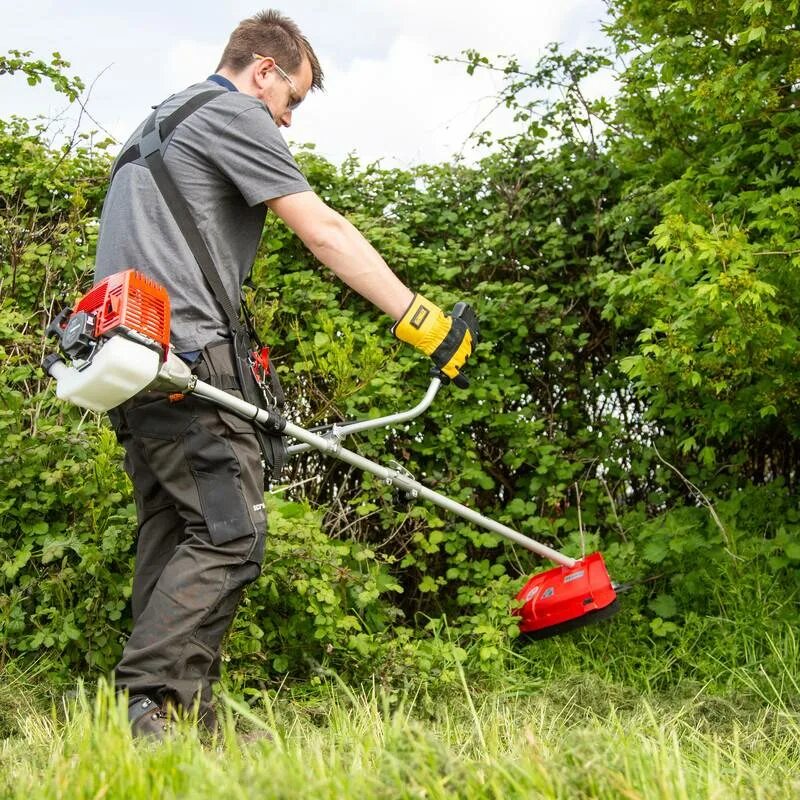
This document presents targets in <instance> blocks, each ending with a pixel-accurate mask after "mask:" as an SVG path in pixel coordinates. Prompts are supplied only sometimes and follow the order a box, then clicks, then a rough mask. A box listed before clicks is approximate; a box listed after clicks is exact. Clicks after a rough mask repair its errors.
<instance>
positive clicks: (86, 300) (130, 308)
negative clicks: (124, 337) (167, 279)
mask: <svg viewBox="0 0 800 800" xmlns="http://www.w3.org/2000/svg"><path fill="white" fill-rule="evenodd" d="M79 311H85V312H87V313H88V314H95V315H96V319H95V327H94V335H95V336H96V337H100V336H102V335H103V334H108V333H110V332H113V331H115V330H117V329H122V330H123V331H125V332H129V331H133V332H135V333H139V334H141V335H142V336H144V337H146V338H148V339H151V340H152V341H154V342H156V343H157V344H159V345H160V346H161V347H162V353H163V357H164V358H166V356H167V353H168V351H169V296H168V295H167V290H166V289H165V288H164V287H163V286H160V285H159V284H157V283H156V282H155V281H152V280H150V278H148V277H146V276H144V275H142V273H141V272H136V270H133V269H129V270H126V271H125V272H117V273H115V274H114V275H109V277H108V278H106V279H105V280H104V281H102V282H101V283H98V284H97V286H95V287H94V288H93V289H92V290H91V291H90V292H89V293H88V294H86V295H84V297H83V298H82V299H81V301H80V302H79V303H78V305H77V306H76V307H75V311H74V313H77V312H79Z"/></svg>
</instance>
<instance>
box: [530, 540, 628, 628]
mask: <svg viewBox="0 0 800 800" xmlns="http://www.w3.org/2000/svg"><path fill="white" fill-rule="evenodd" d="M616 597H617V593H616V592H615V591H614V587H613V586H612V585H611V578H610V577H609V575H608V570H607V569H606V565H605V562H604V561H603V556H602V555H600V553H591V554H590V555H588V556H585V557H584V558H582V559H581V560H580V561H578V562H577V563H576V564H575V566H574V567H554V568H553V569H549V570H547V572H540V573H539V574H538V575H533V576H531V578H530V579H529V580H528V582H527V583H526V584H525V585H524V586H523V587H522V589H521V590H520V591H519V594H517V600H519V601H520V602H521V603H522V605H521V606H520V607H519V608H517V609H516V610H515V613H516V614H517V615H518V616H519V617H520V623H519V629H520V631H521V632H522V633H533V632H536V631H542V630H545V629H547V628H551V627H554V626H556V625H562V624H564V623H566V622H570V621H572V620H575V619H578V618H579V617H582V616H583V615H584V614H588V613H590V612H592V611H599V610H600V609H602V608H605V607H606V606H608V605H610V604H611V603H613V602H614V600H615V599H616Z"/></svg>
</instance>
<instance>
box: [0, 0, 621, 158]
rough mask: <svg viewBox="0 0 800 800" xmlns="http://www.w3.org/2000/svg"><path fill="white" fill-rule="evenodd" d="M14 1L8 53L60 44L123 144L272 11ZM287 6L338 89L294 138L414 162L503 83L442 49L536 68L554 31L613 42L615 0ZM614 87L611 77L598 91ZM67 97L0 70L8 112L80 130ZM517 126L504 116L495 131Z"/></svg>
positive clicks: (558, 36) (298, 0)
mask: <svg viewBox="0 0 800 800" xmlns="http://www.w3.org/2000/svg"><path fill="white" fill-rule="evenodd" d="M3 6H4V8H3V14H2V25H0V52H3V53H5V52H6V51H8V50H9V49H11V48H14V49H18V50H32V51H33V52H34V54H35V55H36V56H38V57H47V56H49V54H50V53H52V52H53V51H54V50H57V51H58V52H60V53H61V55H62V56H63V57H64V58H66V59H67V60H68V61H70V62H71V63H72V69H71V73H72V74H77V75H79V76H80V77H81V78H83V80H84V81H85V82H86V83H87V84H89V83H91V82H92V81H95V84H94V87H93V89H92V93H91V97H90V99H89V102H88V110H89V112H90V113H91V114H92V116H93V117H94V118H95V119H96V120H97V122H98V123H99V124H100V125H102V127H103V128H105V129H106V130H108V131H109V132H110V133H111V134H113V135H114V136H115V137H116V138H117V139H120V140H124V139H126V138H127V136H128V134H129V133H130V132H131V130H132V129H133V128H134V127H135V125H136V124H137V123H138V122H139V121H140V120H141V119H142V118H143V117H144V116H146V113H147V112H148V109H149V107H150V106H151V105H153V104H156V103H158V102H160V101H161V100H163V99H164V98H165V97H166V96H168V95H169V94H171V93H173V92H175V91H177V90H179V89H181V88H183V87H184V86H186V85H188V84H190V83H194V82H196V81H197V80H202V79H203V78H205V77H206V76H207V75H209V74H210V73H211V72H213V71H214V68H215V67H216V65H217V62H218V60H219V56H220V54H221V52H222V49H223V47H224V45H225V43H226V41H227V38H228V35H229V34H230V32H231V31H232V30H233V28H234V27H235V26H236V25H237V23H238V22H239V21H240V20H241V19H243V18H245V17H248V16H250V15H251V14H253V13H254V12H255V11H258V10H260V8H262V7H263V6H259V5H253V4H252V3H250V2H241V1H240V0H227V2H226V1H225V0H222V1H221V2H215V3H211V2H208V0H194V2H186V1H185V0H177V1H176V2H169V0H162V2H155V0H138V2H135V3H115V2H110V1H109V0H104V1H103V2H100V0H69V2H64V0H58V1H57V2H56V1H55V0H27V2H14V3H13V4H12V3H11V2H8V0H6V2H4V3H3ZM275 7H276V8H279V9H280V10H281V11H282V12H283V13H285V14H287V15H288V16H291V17H292V18H293V19H294V20H295V21H296V22H297V23H298V24H299V25H300V27H301V29H302V30H303V32H304V33H305V34H306V36H307V37H308V38H309V40H310V41H311V43H312V45H313V46H314V49H315V50H316V52H317V55H318V56H319V59H320V62H321V63H322V66H323V69H324V71H325V75H326V92H325V93H324V94H320V93H315V94H312V95H310V96H309V98H308V99H307V100H306V102H305V103H304V104H303V106H302V107H301V108H300V109H299V110H298V111H297V112H296V113H295V115H294V121H293V124H292V128H291V129H290V130H289V131H287V132H286V133H285V135H286V137H287V139H288V140H289V141H290V142H313V143H315V145H316V147H317V151H318V152H320V153H321V154H322V155H324V156H326V157H328V158H330V159H332V160H333V161H335V162H336V163H339V162H341V161H342V159H343V158H344V157H345V156H346V155H347V154H348V153H349V152H352V151H354V152H356V153H357V154H358V155H359V156H360V157H361V158H362V160H370V161H371V160H375V159H379V158H382V159H383V163H384V165H385V166H403V167H405V166H410V165H412V164H416V163H420V162H439V161H444V160H447V159H448V158H450V157H451V156H452V155H453V154H454V153H458V152H461V151H462V148H463V147H464V143H465V140H466V139H467V136H468V134H469V132H470V131H471V130H472V129H473V128H474V127H475V125H476V124H477V123H478V122H479V120H480V119H481V118H482V117H483V116H484V115H485V114H486V112H487V111H488V110H489V108H491V106H492V102H491V97H492V95H493V93H494V91H495V90H496V88H497V87H498V86H499V82H498V81H497V78H496V77H493V76H491V75H488V74H476V75H475V76H473V77H469V76H468V75H467V74H466V72H465V70H464V67H463V66H459V65H455V64H439V65H436V64H434V63H433V58H432V57H433V55H435V54H442V55H453V56H456V55H458V54H459V53H460V51H461V50H464V49H467V48H475V49H477V50H479V51H481V52H482V53H484V54H486V55H490V56H491V55H496V54H498V53H505V54H514V55H517V56H518V57H519V58H520V59H521V60H522V61H523V62H524V63H527V64H532V63H534V62H535V61H536V59H537V58H538V57H539V56H541V55H542V54H543V51H544V47H545V45H546V44H548V43H549V42H552V41H558V42H562V43H564V44H565V45H566V46H567V47H568V48H576V47H583V46H586V45H590V44H595V45H596V44H603V43H604V38H603V35H602V32H601V22H602V20H603V19H604V16H605V5H604V2H603V0H492V1H491V2H489V1H487V0H371V1H370V0H349V2H347V3H343V2H339V3H334V2H325V0H294V2H292V3H291V4H278V3H276V5H275ZM95 79H96V80H95ZM610 87H611V84H610V83H609V80H608V78H605V79H603V78H601V79H599V80H597V81H596V85H595V86H594V87H593V88H594V90H595V91H596V92H601V91H608V90H609V89H610ZM65 106H66V103H65V101H64V100H63V99H62V98H60V97H59V96H57V95H55V94H54V93H53V92H52V91H50V90H49V89H44V88H38V87H37V88H34V89H32V88H30V87H28V86H27V84H26V82H25V80H24V78H23V77H21V76H8V75H3V76H0V116H2V117H7V116H9V115H10V114H20V115H23V116H29V117H30V116H34V115H37V114H44V115H46V116H48V117H54V116H57V115H60V116H61V118H62V121H61V123H60V124H61V125H62V126H63V127H64V128H65V129H67V130H71V129H72V128H73V127H74V125H75V120H76V119H77V113H78V111H79V109H78V108H77V107H73V108H70V109H67V110H66V111H65ZM89 125H91V123H89ZM507 125H509V122H508V121H507V120H503V119H502V117H496V118H494V119H493V121H492V124H491V125H490V127H491V129H492V130H494V131H497V130H498V129H499V128H503V127H504V126H507ZM92 127H96V126H92Z"/></svg>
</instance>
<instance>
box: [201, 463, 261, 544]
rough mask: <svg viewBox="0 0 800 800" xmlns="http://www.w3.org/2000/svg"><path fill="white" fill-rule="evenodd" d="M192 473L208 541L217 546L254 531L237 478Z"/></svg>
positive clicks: (251, 534) (206, 473)
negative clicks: (206, 527) (209, 539)
mask: <svg viewBox="0 0 800 800" xmlns="http://www.w3.org/2000/svg"><path fill="white" fill-rule="evenodd" d="M192 473H193V475H194V479H195V481H196V482H197V490H198V492H199V494H200V505H201V507H202V509H203V519H204V520H205V522H206V525H207V526H208V535H209V537H210V538H211V543H212V544H214V545H216V546H219V545H223V544H225V543H226V542H232V541H233V540H234V539H240V538H241V537H243V536H253V535H254V534H255V533H256V531H255V528H254V526H253V522H252V520H251V519H250V514H249V512H248V509H247V503H246V502H245V499H244V495H243V494H242V490H241V487H240V485H239V482H238V481H237V480H233V477H232V476H230V477H229V476H222V475H219V474H216V475H212V474H211V473H208V472H199V471H198V470H192Z"/></svg>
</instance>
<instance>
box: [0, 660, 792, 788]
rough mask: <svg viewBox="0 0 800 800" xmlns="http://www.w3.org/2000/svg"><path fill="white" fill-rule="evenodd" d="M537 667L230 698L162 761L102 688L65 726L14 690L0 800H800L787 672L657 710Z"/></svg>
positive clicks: (0, 767) (629, 694) (81, 702)
mask: <svg viewBox="0 0 800 800" xmlns="http://www.w3.org/2000/svg"><path fill="white" fill-rule="evenodd" d="M527 666H529V665H525V664H522V665H521V668H520V669H512V670H511V671H510V672H508V674H506V675H504V676H498V678H499V679H493V680H492V681H491V682H488V683H487V682H484V684H482V685H481V686H475V685H470V684H469V682H468V681H467V680H466V677H465V676H464V675H463V674H461V675H460V676H459V681H458V682H457V685H456V686H454V687H452V689H451V690H450V694H449V695H448V694H447V693H446V692H438V693H437V696H432V695H431V694H430V693H429V692H428V691H427V690H426V688H425V687H424V686H418V687H416V688H415V689H414V690H413V691H408V692H406V693H405V694H403V695H402V696H398V695H396V694H391V695H390V694H387V693H386V692H384V691H381V690H378V689H374V688H373V689H370V688H367V689H359V690H358V691H353V690H351V689H349V688H348V687H345V686H343V685H341V684H338V683H336V682H335V681H332V682H331V683H330V684H328V685H327V686H325V687H323V688H322V689H321V690H319V691H317V692H315V693H313V694H308V693H306V694H305V695H303V696H300V695H298V694H294V695H291V694H288V693H279V694H278V695H277V696H266V695H265V696H264V697H262V698H256V699H255V702H254V704H253V705H252V706H247V705H243V704H241V703H239V702H237V701H235V700H233V699H230V698H228V699H227V700H226V704H227V712H228V714H227V716H228V720H227V725H228V734H227V736H225V737H224V739H222V738H220V740H218V741H214V742H202V741H200V740H199V739H198V737H197V735H196V734H195V733H194V732H193V731H192V730H190V729H186V730H181V731H179V732H178V733H177V735H176V736H175V738H174V739H172V740H171V741H169V742H168V743H166V744H162V745H156V744H150V743H147V742H141V741H137V742H132V741H131V739H130V737H129V734H128V732H127V726H126V723H125V720H124V713H123V712H122V710H121V709H118V708H117V707H116V706H115V704H114V701H113V700H110V698H109V694H108V692H105V691H103V690H102V689H100V690H98V691H96V692H93V693H92V697H91V698H89V697H88V695H89V693H88V692H84V691H79V693H78V696H77V697H75V698H73V699H71V700H70V701H68V702H64V701H62V702H61V703H57V704H56V705H54V706H53V707H52V709H51V710H50V711H49V712H48V711H47V710H46V708H43V706H42V704H41V702H36V701H33V700H31V699H30V698H31V697H32V694H31V692H30V690H29V689H26V688H25V686H24V685H22V682H21V681H22V680H23V679H24V678H25V676H21V677H20V676H18V677H17V678H15V679H13V680H6V681H5V682H4V683H3V688H2V689H0V695H2V696H3V697H4V698H5V699H6V700H8V701H12V699H13V703H12V702H7V703H6V704H5V712H4V713H5V715H6V716H5V718H4V720H3V724H4V727H5V731H4V734H6V738H4V739H2V740H0V797H2V798H19V799H20V800H22V798H24V800H30V799H31V798H69V800H74V799H75V800H77V799H78V798H87V800H88V799H89V798H97V799H99V798H126V800H140V799H141V800H144V799H145V798H147V800H149V799H150V798H154V797H158V798H187V799H190V798H206V797H208V798H211V797H213V798H270V797H303V798H305V797H314V798H362V797H363V798H372V797H376V798H384V797H385V798H405V797H409V798H411V797H414V798H444V797H466V798H480V797H489V798H512V797H520V798H540V797H541V798H645V799H648V800H649V798H664V800H680V799H681V798H685V799H686V800H694V799H695V798H719V800H728V799H729V798H751V797H752V798H796V797H798V796H800V715H798V714H797V713H796V712H795V711H794V710H793V709H792V708H790V707H789V706H787V704H786V703H785V702H784V701H783V700H782V696H783V695H784V694H785V693H786V692H791V693H792V695H793V696H798V693H797V684H796V683H795V679H794V676H793V674H791V670H790V669H789V668H788V667H787V671H786V675H785V676H784V677H785V683H784V686H783V687H779V686H776V685H774V683H767V684H766V687H767V688H766V690H765V689H764V688H763V686H764V685H763V684H759V685H757V684H756V682H755V681H754V680H752V679H751V678H750V677H749V676H748V675H747V674H742V675H741V676H740V678H741V680H740V686H741V687H742V690H741V691H739V692H736V693H735V694H729V695H727V696H720V695H712V694H709V693H707V692H706V691H704V690H703V689H702V688H699V687H696V688H694V689H692V690H691V691H688V690H684V691H683V692H682V693H681V694H680V695H677V694H675V693H672V694H663V693H662V694H653V693H649V694H647V695H643V694H641V693H639V692H638V691H634V690H632V689H630V688H624V687H620V686H619V685H615V684H614V683H611V682H609V681H607V680H605V679H601V678H598V677H596V676H587V675H583V676H575V677H573V678H569V679H567V678H564V677H560V678H558V679H553V680H546V681H544V682H543V681H542V680H541V679H540V680H533V679H531V677H530V675H529V672H528V670H527V669H526V668H525V667H527ZM27 677H28V678H29V677H30V676H27ZM15 684H16V685H15ZM770 687H771V688H770ZM234 719H236V720H237V722H236V724H237V726H238V728H239V729H240V731H239V733H236V734H234V733H232V730H233V725H234ZM242 729H244V730H245V731H246V730H248V729H249V731H250V733H249V734H246V733H242ZM259 731H265V732H269V733H270V734H271V735H272V737H273V738H272V740H268V739H259V738H257V737H256V736H254V735H253V734H254V733H258V732H259Z"/></svg>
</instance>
